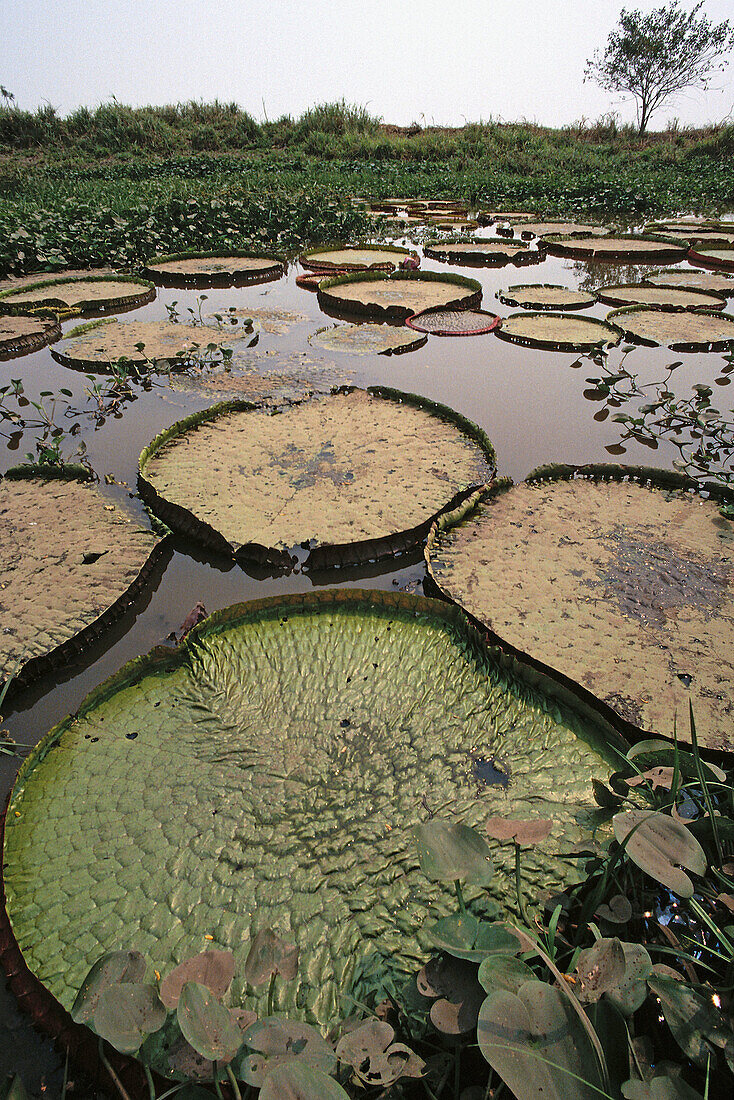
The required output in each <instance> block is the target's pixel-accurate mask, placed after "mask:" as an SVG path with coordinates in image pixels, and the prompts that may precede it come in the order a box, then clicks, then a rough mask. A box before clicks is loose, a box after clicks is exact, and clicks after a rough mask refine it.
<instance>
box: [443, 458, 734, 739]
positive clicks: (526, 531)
mask: <svg viewBox="0 0 734 1100" xmlns="http://www.w3.org/2000/svg"><path fill="white" fill-rule="evenodd" d="M588 471H590V476H587V477H577V476H575V475H576V474H577V473H579V472H580V473H584V468H583V467H582V468H581V470H580V471H578V470H576V469H574V468H573V467H570V466H565V467H564V466H558V467H546V468H545V469H541V470H537V471H535V473H534V474H533V475H531V477H530V479H529V480H528V482H526V483H524V484H522V485H518V486H516V487H513V488H509V489H506V491H500V492H497V493H496V494H495V495H489V494H486V495H485V497H484V499H483V500H482V501H481V503H480V504H479V505H478V507H477V508H476V511H474V512H473V513H471V514H470V515H467V516H466V518H462V516H461V513H457V515H456V516H455V517H454V519H452V517H449V516H447V517H445V518H444V519H442V520H441V521H440V523H439V525H438V531H437V532H434V533H432V534H431V536H430V537H429V542H428V549H427V560H428V563H429V569H430V571H431V574H432V575H433V577H434V579H435V580H436V583H437V584H438V585H439V587H440V588H441V590H442V592H444V593H445V594H446V595H447V596H450V597H451V599H453V600H456V601H457V602H458V603H460V604H461V606H462V607H464V608H466V610H467V611H469V612H471V614H472V615H475V616H476V617H477V618H478V619H480V620H481V621H482V622H483V623H486V624H487V625H488V626H489V627H490V628H491V629H492V630H493V631H495V632H496V634H498V635H499V636H500V637H501V638H502V639H504V640H505V641H507V642H509V643H510V645H512V646H514V647H516V649H518V650H520V651H522V652H525V653H528V654H531V655H532V656H533V657H534V658H536V659H537V660H539V661H541V662H542V663H543V664H544V665H546V666H550V667H552V668H554V669H557V670H558V671H559V672H561V673H563V674H564V675H565V676H568V677H569V678H570V679H571V680H574V681H576V682H578V683H579V684H581V685H582V687H584V688H586V689H588V690H589V691H590V692H592V694H593V695H594V696H596V697H597V698H598V699H601V700H603V701H604V702H605V703H607V704H608V705H609V706H610V707H611V708H612V709H613V710H614V711H616V712H617V714H619V715H620V717H621V718H623V719H624V720H625V721H628V722H631V723H632V724H633V725H635V726H639V727H640V728H641V729H644V730H649V731H654V732H656V733H660V734H664V735H665V736H667V737H672V736H673V731H674V728H675V723H676V714H677V733H678V737H679V738H683V739H686V738H687V737H688V736H689V734H688V719H687V715H688V698H689V694H690V697H691V699H692V703H693V711H694V715H695V719H696V728H697V731H698V736H699V739H700V740H701V742H702V743H703V744H705V745H707V746H709V747H711V748H717V749H727V750H729V751H731V750H734V707H733V706H732V702H733V699H734V650H732V645H731V639H732V637H733V636H734V525H733V524H732V522H731V521H730V520H726V519H724V518H723V517H722V516H721V515H720V514H719V504H718V503H717V502H716V501H714V500H704V499H702V498H701V497H700V496H698V495H694V494H693V493H692V491H691V488H692V485H693V483H692V482H690V481H688V480H686V479H684V478H682V477H680V476H678V475H676V474H668V473H665V472H663V471H649V470H644V469H642V470H638V471H634V470H627V469H625V468H624V467H618V466H617V467H615V466H606V467H605V466H599V467H589V468H588ZM630 474H631V475H632V476H635V475H636V474H637V475H639V479H640V480H631V479H630V478H629V477H628V475H630ZM540 476H542V478H543V480H536V478H538V477H540ZM648 477H653V478H658V479H659V482H660V483H662V484H659V487H658V486H656V485H655V484H652V483H650V482H649V481H648ZM465 513H466V510H464V514H465ZM455 520H458V522H456V523H455V525H454V526H452V523H454V522H455Z"/></svg>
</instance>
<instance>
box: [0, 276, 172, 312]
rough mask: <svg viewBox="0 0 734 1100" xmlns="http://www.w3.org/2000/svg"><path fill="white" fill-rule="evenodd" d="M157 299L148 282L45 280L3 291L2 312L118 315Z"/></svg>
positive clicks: (95, 278)
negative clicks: (46, 311)
mask: <svg viewBox="0 0 734 1100" xmlns="http://www.w3.org/2000/svg"><path fill="white" fill-rule="evenodd" d="M154 298H155V287H154V286H153V284H152V283H150V282H148V281H147V280H146V279H133V278H132V277H130V276H127V275H116V276H115V277H114V278H112V277H108V276H102V275H88V276H86V277H85V278H76V279H69V278H58V279H44V280H41V281H40V282H38V283H31V284H30V285H29V286H24V287H21V288H19V289H18V288H13V289H11V290H3V291H2V292H0V311H2V310H6V311H8V312H11V313H12V312H20V313H30V312H31V311H35V310H37V309H42V308H44V307H45V308H48V309H53V310H55V311H56V310H59V311H61V312H64V313H65V314H67V315H71V314H79V313H97V312H99V313H103V312H115V313H117V312H120V311H121V310H124V309H137V307H138V306H142V305H145V303H146V302H152V301H153V299H154Z"/></svg>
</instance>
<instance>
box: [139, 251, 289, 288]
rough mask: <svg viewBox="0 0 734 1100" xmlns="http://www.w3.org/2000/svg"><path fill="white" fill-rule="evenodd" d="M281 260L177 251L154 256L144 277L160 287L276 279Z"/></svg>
mask: <svg viewBox="0 0 734 1100" xmlns="http://www.w3.org/2000/svg"><path fill="white" fill-rule="evenodd" d="M284 271H285V261H284V260H283V259H281V257H279V256H270V255H268V254H266V253H262V252H177V253H175V254H173V255H170V256H154V257H153V259H152V260H151V261H150V262H149V263H148V266H147V267H146V269H145V274H146V275H148V276H150V278H151V279H153V280H154V281H155V282H156V283H160V284H161V285H162V286H215V285H217V284H222V283H240V284H241V283H262V282H266V281H268V280H270V279H279V278H280V276H281V275H282V274H283V272H284Z"/></svg>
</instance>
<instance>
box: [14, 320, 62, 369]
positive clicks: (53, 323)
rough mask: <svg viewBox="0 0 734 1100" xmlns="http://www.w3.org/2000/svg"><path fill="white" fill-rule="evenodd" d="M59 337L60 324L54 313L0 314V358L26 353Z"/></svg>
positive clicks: (15, 356) (36, 349)
mask: <svg viewBox="0 0 734 1100" xmlns="http://www.w3.org/2000/svg"><path fill="white" fill-rule="evenodd" d="M60 338H61V325H60V324H59V321H58V318H57V317H56V316H55V315H52V314H49V315H48V316H47V317H39V316H38V315H36V316H34V317H22V316H20V315H7V316H0V360H1V359H15V358H17V357H18V356H19V355H28V354H30V352H32V351H38V349H39V348H43V347H45V346H46V344H50V343H52V342H53V341H54V340H59V339H60Z"/></svg>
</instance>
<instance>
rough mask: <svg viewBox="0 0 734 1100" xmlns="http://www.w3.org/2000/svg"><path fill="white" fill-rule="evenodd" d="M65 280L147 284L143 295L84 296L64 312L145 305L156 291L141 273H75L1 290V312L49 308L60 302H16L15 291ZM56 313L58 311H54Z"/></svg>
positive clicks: (153, 284) (48, 285)
mask: <svg viewBox="0 0 734 1100" xmlns="http://www.w3.org/2000/svg"><path fill="white" fill-rule="evenodd" d="M65 283H132V284H134V285H135V286H139V287H143V288H144V292H143V293H142V294H139V295H134V294H131V295H129V296H128V297H123V298H121V297H120V296H119V295H118V296H117V297H115V298H99V299H97V300H96V301H90V300H87V299H84V300H82V301H80V302H76V303H75V304H74V305H73V306H64V307H63V311H66V310H70V311H73V312H77V313H79V312H81V311H82V310H84V309H100V310H103V309H109V308H111V307H114V306H115V305H117V304H118V303H120V302H124V303H126V304H127V303H130V302H133V301H137V300H138V299H141V301H140V303H139V304H140V305H144V304H145V302H149V301H152V300H153V298H154V297H155V294H156V287H155V283H153V282H151V281H150V279H146V278H144V277H142V276H138V275H75V276H74V278H72V279H63V278H55V279H42V280H41V281H40V282H37V283H28V284H27V285H26V286H24V287H10V288H9V289H8V290H2V291H0V312H4V313H10V314H13V313H31V312H32V313H36V311H40V310H41V309H44V310H46V311H48V310H49V303H50V302H54V301H59V299H54V298H53V297H52V296H49V298H45V299H41V300H40V301H38V302H36V303H34V302H19V303H17V304H14V303H13V302H12V296H13V295H15V294H27V293H28V291H33V290H39V289H41V288H45V287H53V286H60V285H63V284H65ZM51 312H54V310H51Z"/></svg>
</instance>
